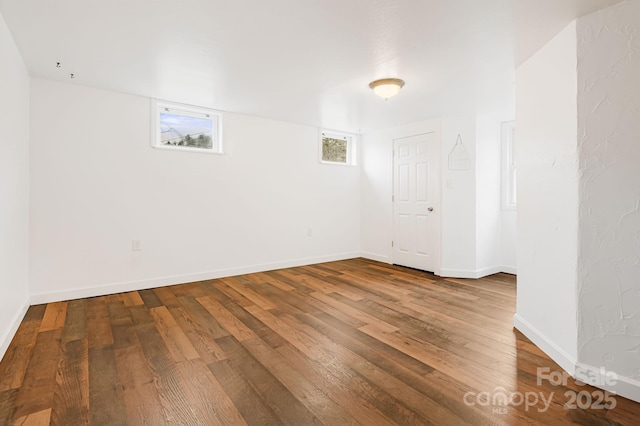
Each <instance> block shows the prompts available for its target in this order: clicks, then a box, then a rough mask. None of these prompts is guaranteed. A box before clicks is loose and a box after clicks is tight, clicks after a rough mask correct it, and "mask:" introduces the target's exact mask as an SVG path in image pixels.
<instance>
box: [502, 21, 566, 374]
mask: <svg viewBox="0 0 640 426" xmlns="http://www.w3.org/2000/svg"><path fill="white" fill-rule="evenodd" d="M576 67H577V61H576V25H575V22H574V23H572V24H570V25H569V26H568V27H567V28H565V29H564V30H563V31H562V32H561V33H559V34H558V35H557V36H556V37H555V38H554V39H553V40H551V41H550V42H549V43H548V44H547V45H545V46H544V47H543V48H542V49H541V50H540V51H539V52H537V53H536V54H535V55H534V56H532V57H531V58H530V59H528V60H527V61H526V62H525V63H523V64H522V65H521V66H520V67H518V69H517V70H516V94H517V97H516V119H517V131H518V134H517V138H518V139H517V141H518V149H517V150H516V156H517V158H516V161H517V165H518V207H517V214H518V243H517V245H518V295H517V306H516V317H515V324H516V327H517V328H518V329H519V330H520V331H522V332H523V333H524V334H525V335H526V336H527V337H529V338H530V339H531V340H532V341H533V342H534V343H536V344H537V345H538V346H540V347H541V348H542V349H543V350H544V351H545V352H547V353H548V354H549V355H550V356H551V357H552V358H553V359H554V360H555V361H556V362H558V363H559V364H560V365H561V366H562V367H563V368H564V369H566V370H568V371H573V365H574V364H575V360H576V357H577V324H576V315H577V312H576V309H577V308H576V292H577V266H578V263H577V262H578V251H577V241H578V226H577V223H578V222H577V221H578V217H577V207H578V173H577V161H578V154H577V133H576V132H577V125H576V124H577V121H576V117H577V107H576V94H577V81H576V80H577V77H576Z"/></svg>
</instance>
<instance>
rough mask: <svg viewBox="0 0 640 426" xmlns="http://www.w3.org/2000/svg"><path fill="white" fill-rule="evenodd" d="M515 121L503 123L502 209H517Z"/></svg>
mask: <svg viewBox="0 0 640 426" xmlns="http://www.w3.org/2000/svg"><path fill="white" fill-rule="evenodd" d="M515 131H516V122H515V121H505V122H503V123H502V125H501V139H502V209H503V210H515V209H516V204H517V193H516V191H517V182H516V181H517V175H516V166H517V164H516V152H515V148H516V147H515Z"/></svg>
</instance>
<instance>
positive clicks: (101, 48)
mask: <svg viewBox="0 0 640 426" xmlns="http://www.w3.org/2000/svg"><path fill="white" fill-rule="evenodd" d="M619 1H620V0H270V1H264V0H226V1H225V0H106V1H105V0H0V12H1V13H2V15H3V17H4V19H5V21H6V22H7V24H8V26H9V28H10V30H11V31H12V33H13V36H14V38H15V41H16V43H17V45H18V48H19V49H20V51H21V52H22V55H23V58H24V60H25V62H26V64H27V67H28V69H29V72H30V73H31V75H33V76H37V77H43V78H48V79H53V80H61V81H68V82H71V83H75V84H81V85H87V86H93V87H99V88H105V89H111V90H116V91H120V92H126V93H132V94H138V95H144V96H150V97H157V98H161V99H166V100H171V101H178V102H184V103H189V104H196V105H203V106H209V107H213V108H216V109H220V110H223V111H232V112H239V113H243V114H249V115H256V116H261V117H268V118H275V119H280V120H285V121H290V122H295V123H301V124H308V125H313V126H320V127H326V128H331V129H339V130H345V131H358V130H360V129H362V130H364V129H365V128H370V127H377V126H390V125H398V124H402V123H406V122H410V121H415V120H420V119H425V118H430V117H436V116H441V115H454V114H465V113H475V112H495V111H498V112H501V111H506V113H507V114H508V113H509V112H510V111H512V110H513V74H514V67H515V65H517V64H518V63H521V62H522V61H523V60H524V59H526V58H527V57H528V56H530V55H531V54H532V53H533V52H535V51H536V50H537V49H538V48H539V47H540V46H542V45H543V44H544V43H545V42H546V41H547V40H549V39H550V38H551V37H552V36H553V35H555V34H556V33H557V32H558V31H559V30H561V29H562V28H563V27H564V26H565V25H566V24H568V23H569V22H570V21H571V20H573V19H575V18H576V17H578V16H581V15H584V14H586V13H590V12H592V11H594V10H597V9H600V8H602V7H605V6H608V5H611V4H614V3H618V2H619ZM56 62H60V63H61V66H60V68H56ZM71 73H73V74H74V75H75V78H74V79H73V80H71V79H70V74H71ZM382 77H400V78H403V79H404V80H405V81H406V85H405V87H404V89H403V90H402V91H401V92H400V94H398V95H397V96H396V97H394V98H391V99H389V100H388V101H384V100H382V99H380V98H378V97H376V96H375V95H374V94H373V93H372V92H371V90H370V89H369V88H368V86H367V85H368V83H369V82H370V81H372V80H375V79H377V78H382Z"/></svg>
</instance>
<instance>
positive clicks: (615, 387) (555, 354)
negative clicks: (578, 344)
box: [513, 314, 640, 402]
mask: <svg viewBox="0 0 640 426" xmlns="http://www.w3.org/2000/svg"><path fill="white" fill-rule="evenodd" d="M513 325H514V327H515V328H517V329H518V330H519V331H520V332H521V333H522V334H524V335H525V336H526V337H527V338H528V339H529V340H531V341H532V342H533V343H534V344H535V345H536V346H537V347H539V348H540V349H542V351H543V352H544V353H546V354H547V355H548V356H549V358H551V359H552V360H553V361H555V362H556V364H558V365H559V366H560V368H562V369H563V370H565V371H566V372H567V373H569V374H570V375H571V376H572V377H574V378H576V379H578V380H580V379H581V377H582V378H587V379H588V380H581V381H582V382H583V383H589V384H591V385H592V386H595V387H597V388H600V389H604V390H606V391H609V392H611V393H615V394H616V395H619V396H622V397H625V398H628V399H630V400H632V401H635V402H640V381H638V380H635V379H632V378H629V377H624V376H619V375H617V374H615V372H611V371H607V370H605V369H604V368H603V367H594V366H591V365H587V364H583V363H579V362H577V361H576V359H575V358H573V357H572V356H570V355H569V354H567V353H566V352H565V351H564V350H563V349H562V348H560V347H559V346H558V345H556V344H555V343H553V342H552V341H551V340H549V339H548V338H547V337H546V336H545V335H543V334H542V333H541V332H540V331H539V330H538V329H536V328H535V327H534V326H532V325H531V324H530V323H529V322H527V321H526V320H525V319H524V318H522V317H521V316H520V315H518V314H515V315H514V316H513ZM607 377H608V378H609V380H606V378H607ZM611 378H613V380H611Z"/></svg>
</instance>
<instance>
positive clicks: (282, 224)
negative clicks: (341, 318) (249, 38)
mask: <svg viewBox="0 0 640 426" xmlns="http://www.w3.org/2000/svg"><path fill="white" fill-rule="evenodd" d="M31 82H32V86H31V235H30V244H31V248H30V280H31V291H32V296H33V299H34V300H35V301H38V302H43V301H48V300H56V299H63V298H70V297H85V296H89V295H95V294H101V293H107V292H114V291H122V290H130V289H132V288H142V287H151V286H157V285H163V284H171V283H176V282H186V281H193V280H198V279H206V278H212V277H217V276H223V275H230V274H235V273H243V272H250V271H256V270H265V269H270V268H275V267H280V266H288V265H294V264H304V263H310V262H317V261H325V260H333V259H339V258H346V257H353V256H357V255H358V254H359V252H360V170H359V167H345V166H332V165H323V164H320V163H319V161H318V129H316V128H312V127H306V126H299V125H294V124H288V123H283V122H278V121H272V120H265V119H259V118H254V117H247V116H242V115H236V114H224V140H225V145H226V147H227V149H228V153H227V154H226V155H210V154H194V153H185V152H174V151H167V150H157V149H152V148H151V147H150V100H149V99H147V98H143V97H137V96H131V95H125V94H120V93H115V92H109V91H103V90H96V89H90V88H86V87H82V86H78V85H71V84H64V83H56V82H52V81H47V80H41V79H32V81H31ZM308 230H311V232H312V236H307V232H308ZM133 239H138V240H140V241H141V243H142V251H139V252H133V251H132V250H131V244H132V240H133Z"/></svg>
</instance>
